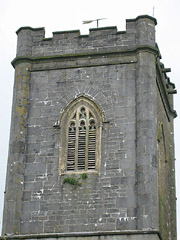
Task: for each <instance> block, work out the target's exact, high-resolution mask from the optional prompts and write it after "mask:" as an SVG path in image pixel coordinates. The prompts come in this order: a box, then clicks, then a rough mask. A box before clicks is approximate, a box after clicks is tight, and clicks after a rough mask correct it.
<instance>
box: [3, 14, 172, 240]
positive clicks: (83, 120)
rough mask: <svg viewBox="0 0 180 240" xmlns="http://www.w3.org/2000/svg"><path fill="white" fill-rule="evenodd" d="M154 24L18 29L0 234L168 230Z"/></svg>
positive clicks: (141, 239) (165, 111) (146, 239)
mask: <svg viewBox="0 0 180 240" xmlns="http://www.w3.org/2000/svg"><path fill="white" fill-rule="evenodd" d="M155 25H156V20H155V19H154V18H152V17H150V16H139V17H137V18H136V19H129V20H127V21H126V31H123V32H118V31H117V28H116V27H105V28H96V29H90V32H89V35H80V32H79V31H64V32H54V33H53V37H52V38H45V31H44V28H31V27H22V28H20V29H19V30H18V31H17V35H18V43H17V56H16V58H15V59H14V60H13V62H12V65H13V66H14V68H15V83H14V97H13V108H12V123H11V134H10V147H9V158H8V170H7V180H6V192H5V206H4V217H3V232H2V235H3V236H6V238H7V239H33V240H37V239H45V240H49V239H51V240H55V239H62V240H74V239H76V240H83V239H88V240H97V239H100V240H104V239H107V240H109V239H113V240H127V239H131V240H158V239H161V240H167V239H172V240H175V239H176V207H175V183H174V139H173V138H174V136H173V119H174V118H175V117H176V112H175V111H174V110H173V95H172V94H173V93H176V90H175V85H174V84H173V83H171V82H170V80H169V78H168V76H167V72H168V71H170V69H168V68H165V67H164V65H163V64H162V63H161V62H160V58H161V55H160V52H159V49H158V47H157V44H156V42H155Z"/></svg>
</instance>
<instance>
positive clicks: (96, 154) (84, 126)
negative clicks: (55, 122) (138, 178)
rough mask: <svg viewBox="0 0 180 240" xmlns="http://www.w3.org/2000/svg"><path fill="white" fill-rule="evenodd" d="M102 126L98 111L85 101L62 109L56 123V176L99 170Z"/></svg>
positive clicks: (93, 104)
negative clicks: (57, 132)
mask: <svg viewBox="0 0 180 240" xmlns="http://www.w3.org/2000/svg"><path fill="white" fill-rule="evenodd" d="M102 123H103V114H102V111H101V109H100V107H99V106H98V105H97V104H96V103H95V102H94V101H92V100H91V99H89V98H87V97H84V96H81V97H79V98H77V99H75V100H74V101H72V102H71V103H70V104H69V105H68V106H67V107H66V108H65V110H64V112H63V114H62V117H61V120H60V129H61V131H60V174H63V173H79V172H97V171H98V170H99V166H100V158H101V132H102Z"/></svg>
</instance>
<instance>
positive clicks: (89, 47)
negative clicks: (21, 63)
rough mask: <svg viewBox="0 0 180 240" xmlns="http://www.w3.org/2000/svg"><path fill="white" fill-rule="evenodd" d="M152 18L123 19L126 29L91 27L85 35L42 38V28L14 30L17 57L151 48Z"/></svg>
mask: <svg viewBox="0 0 180 240" xmlns="http://www.w3.org/2000/svg"><path fill="white" fill-rule="evenodd" d="M156 24H157V22H156V19H155V18H153V17H150V16H148V15H143V16H138V17H137V18H135V19H128V20H126V30H125V31H118V30H117V27H114V26H113V27H103V28H93V29H90V30H89V35H81V34H80V31H79V30H73V31H60V32H53V37H52V38H45V29H44V28H31V27H21V28H20V29H19V30H17V32H16V33H17V35H18V45H17V57H43V56H52V55H53V56H56V55H64V54H82V53H88V52H89V53H90V52H91V53H92V52H93V53H99V52H107V51H121V50H122V51H124V50H130V49H135V48H137V47H141V46H149V47H152V48H155V25H156Z"/></svg>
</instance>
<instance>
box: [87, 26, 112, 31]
mask: <svg viewBox="0 0 180 240" xmlns="http://www.w3.org/2000/svg"><path fill="white" fill-rule="evenodd" d="M105 30H116V31H117V27H116V26H110V27H101V28H90V29H89V31H90V32H93V31H105Z"/></svg>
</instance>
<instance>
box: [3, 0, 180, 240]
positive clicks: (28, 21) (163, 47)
mask: <svg viewBox="0 0 180 240" xmlns="http://www.w3.org/2000/svg"><path fill="white" fill-rule="evenodd" d="M153 7H155V8H154V15H155V18H156V19H157V22H158V25H157V26H156V41H157V43H158V45H159V48H160V51H161V55H162V62H163V63H164V64H165V67H170V68H171V70H172V72H171V73H168V76H169V77H170V79H171V81H172V82H173V83H175V85H176V88H177V90H178V94H177V95H176V96H175V109H176V110H177V112H178V113H179V115H180V104H179V103H180V79H179V62H180V61H179V54H180V14H179V12H180V1H179V0H171V1H169V0H148V1H144V0H136V1H134V0H126V1H121V0H111V1H105V0H98V1H97V0H91V1H85V0H76V1H74V0H66V1H63V0H61V1H60V0H52V1H44V0H38V1H37V0H31V1H26V0H16V1H14V0H1V1H0V16H1V17H0V36H1V37H0V67H1V70H0V81H1V87H0V109H1V118H0V127H1V131H0V133H1V134H0V163H1V167H0V228H1V223H2V220H1V216H2V209H3V192H4V187H5V174H6V164H7V158H8V139H9V129H10V118H11V103H12V93H13V81H14V69H13V67H12V66H11V64H10V62H11V61H12V60H13V58H15V54H16V41H17V37H16V34H15V32H16V30H17V29H18V28H20V27H21V26H31V27H45V29H46V37H51V36H52V32H55V31H62V30H74V29H80V31H81V34H84V33H86V34H88V29H89V28H94V27H96V23H95V22H94V23H91V24H88V25H82V21H83V20H89V19H96V18H107V19H105V20H103V21H101V22H100V23H99V24H100V27H104V26H117V27H118V30H119V31H122V30H125V19H128V18H136V17H137V16H138V15H144V14H148V15H151V16H152V15H153ZM179 142H180V118H177V119H175V144H176V145H175V146H176V155H175V156H176V159H177V160H176V176H177V179H176V180H177V188H176V191H177V198H178V201H177V202H178V208H177V215H178V221H177V223H179V221H180V175H179V174H178V169H179V168H180V147H179ZM178 235H180V224H179V225H178ZM179 240H180V237H179Z"/></svg>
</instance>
